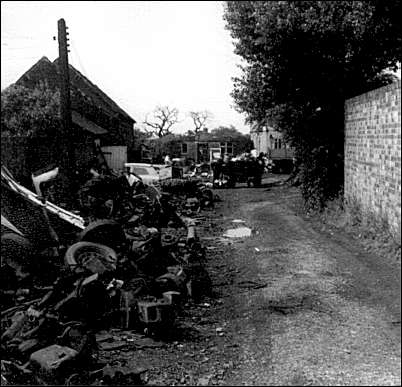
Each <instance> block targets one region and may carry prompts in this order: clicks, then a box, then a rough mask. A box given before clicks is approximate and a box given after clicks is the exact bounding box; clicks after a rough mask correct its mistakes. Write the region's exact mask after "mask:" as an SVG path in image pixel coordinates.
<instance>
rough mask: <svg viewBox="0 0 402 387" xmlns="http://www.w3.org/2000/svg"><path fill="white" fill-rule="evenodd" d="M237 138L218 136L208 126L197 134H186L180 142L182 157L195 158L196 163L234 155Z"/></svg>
mask: <svg viewBox="0 0 402 387" xmlns="http://www.w3.org/2000/svg"><path fill="white" fill-rule="evenodd" d="M235 143H236V141H235V139H232V138H226V137H220V136H216V135H214V134H213V133H209V132H208V129H207V128H204V129H203V130H202V131H200V132H199V133H197V134H195V135H186V136H184V138H183V140H182V141H181V144H180V147H181V148H180V157H185V158H186V159H191V160H194V161H195V162H196V163H204V162H206V163H209V162H211V161H213V160H215V159H217V158H218V157H222V158H223V156H224V155H225V154H227V155H229V156H234V155H235V151H236V149H235V148H236V146H235Z"/></svg>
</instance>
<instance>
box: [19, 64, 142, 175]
mask: <svg viewBox="0 0 402 387" xmlns="http://www.w3.org/2000/svg"><path fill="white" fill-rule="evenodd" d="M69 70H70V95H71V109H72V124H73V128H72V131H73V133H74V138H75V144H74V145H75V149H76V160H77V167H78V168H80V167H85V166H86V165H87V164H88V163H89V162H90V161H91V159H93V158H94V157H96V156H97V146H100V147H101V149H102V151H103V152H104V156H105V158H106V160H107V162H108V164H109V166H110V167H112V168H116V169H119V168H122V167H123V166H124V163H125V162H127V161H130V158H131V153H132V150H133V148H134V124H135V122H136V121H135V120H134V119H133V118H132V117H130V116H129V115H128V114H127V113H126V112H125V111H124V110H123V109H121V108H120V107H119V106H118V105H117V104H116V103H115V102H114V101H113V100H112V99H111V98H109V97H108V96H107V95H106V94H105V93H104V92H103V91H102V90H100V89H99V88H98V87H97V86H96V85H94V84H93V83H92V82H91V81H90V80H89V79H88V78H86V77H85V76H84V75H82V74H81V73H80V72H79V71H78V70H76V69H75V68H74V67H73V66H71V65H70V66H69ZM16 84H17V85H22V86H24V87H27V88H31V89H32V88H35V87H36V86H38V85H39V84H45V85H46V86H47V87H48V88H49V89H51V90H57V89H59V85H60V72H59V60H58V59H56V60H55V61H54V62H51V61H50V60H49V59H48V58H46V57H43V58H41V59H40V60H39V61H38V62H37V63H36V64H35V65H33V66H32V67H31V68H30V69H29V70H28V71H27V72H26V73H25V74H23V75H22V76H21V77H20V78H19V79H18V80H17V82H16ZM38 148H40V149H38V152H39V154H41V153H43V154H42V157H40V155H39V158H40V159H43V160H39V161H38V164H41V163H43V162H44V161H45V159H46V158H48V159H49V156H50V155H49V153H50V152H52V149H43V148H44V147H40V144H38ZM37 167H38V168H40V167H41V166H39V165H38V166H37Z"/></svg>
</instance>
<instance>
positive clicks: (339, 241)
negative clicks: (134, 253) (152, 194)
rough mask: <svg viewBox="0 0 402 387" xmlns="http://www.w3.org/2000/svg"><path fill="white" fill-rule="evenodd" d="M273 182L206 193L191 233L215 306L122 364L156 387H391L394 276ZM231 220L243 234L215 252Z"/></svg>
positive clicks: (395, 367)
mask: <svg viewBox="0 0 402 387" xmlns="http://www.w3.org/2000/svg"><path fill="white" fill-rule="evenodd" d="M272 181H273V180H266V181H265V183H266V184H265V187H263V188H259V189H254V188H243V187H242V186H240V187H239V188H235V189H231V190H219V191H216V192H217V193H218V194H219V195H220V196H221V197H222V202H221V203H218V204H217V206H216V209H215V211H214V212H211V213H210V216H211V217H210V220H209V221H206V222H205V223H204V224H203V227H202V228H201V230H200V232H201V235H202V237H203V243H204V245H205V246H207V248H208V250H207V255H208V262H207V265H208V267H207V269H208V271H209V272H210V276H211V279H212V282H213V291H214V297H212V298H211V299H209V300H206V302H207V304H205V305H202V304H201V305H193V306H191V307H189V308H187V309H186V312H185V313H186V314H185V315H184V317H183V318H182V319H181V320H180V321H179V323H180V325H179V328H178V335H177V339H175V340H173V341H172V342H171V343H169V344H167V345H165V346H163V347H161V348H158V349H144V350H139V351H137V352H136V353H135V354H132V353H131V354H129V353H127V354H126V356H127V357H128V358H130V361H133V363H135V365H136V366H144V367H146V368H148V369H149V372H148V382H149V383H151V384H157V385H173V384H175V385H185V384H191V385H197V384H198V385H207V384H209V385H400V384H401V364H400V361H401V359H400V349H401V347H400V320H401V316H400V300H401V295H400V266H398V265H397V264H396V265H395V264H392V265H391V264H389V263H388V261H387V259H386V257H376V256H373V255H370V254H367V253H362V248H361V246H360V245H359V242H358V241H356V240H354V239H352V238H350V237H348V236H347V235H342V234H340V233H336V234H332V235H331V234H330V233H323V232H321V231H318V230H319V229H317V227H315V226H314V224H313V223H312V222H310V221H306V220H304V219H303V218H302V217H300V216H299V215H297V214H296V213H295V212H294V211H293V210H292V208H294V207H293V204H294V203H295V199H296V198H297V196H298V194H297V191H296V189H294V188H292V189H289V188H288V187H285V186H272V184H270V183H272ZM234 219H241V220H244V221H245V225H246V226H248V227H251V228H252V229H253V234H252V236H251V237H249V238H243V239H237V240H233V241H232V242H228V243H231V244H227V243H224V242H223V241H222V240H220V239H219V237H220V236H222V234H223V233H224V232H225V230H227V229H228V228H233V227H235V224H234V223H232V221H233V220H234ZM121 355H123V354H121Z"/></svg>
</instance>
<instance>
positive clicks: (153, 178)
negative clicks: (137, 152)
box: [124, 163, 172, 184]
mask: <svg viewBox="0 0 402 387" xmlns="http://www.w3.org/2000/svg"><path fill="white" fill-rule="evenodd" d="M124 166H125V167H126V168H129V170H130V172H131V173H134V174H135V175H137V176H139V177H140V178H141V180H142V182H143V183H144V184H157V183H158V182H159V181H161V180H166V179H171V178H172V167H171V166H169V165H164V164H146V163H125V164H124Z"/></svg>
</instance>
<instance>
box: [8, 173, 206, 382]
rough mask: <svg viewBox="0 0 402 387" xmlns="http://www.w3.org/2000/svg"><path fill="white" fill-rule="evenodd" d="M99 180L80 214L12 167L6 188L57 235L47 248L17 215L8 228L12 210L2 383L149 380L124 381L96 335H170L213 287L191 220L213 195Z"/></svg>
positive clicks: (192, 186) (89, 188) (131, 376)
mask: <svg viewBox="0 0 402 387" xmlns="http://www.w3.org/2000/svg"><path fill="white" fill-rule="evenodd" d="M95 180H96V179H95ZM97 180H98V181H95V182H94V181H90V182H89V183H87V184H85V185H84V186H82V188H81V190H80V192H79V200H80V213H79V214H77V213H76V212H69V211H66V210H64V209H62V208H60V207H58V206H56V205H54V204H52V203H49V202H48V201H45V200H42V199H41V198H40V197H39V196H38V195H36V194H34V193H33V192H31V191H29V190H28V189H26V188H25V187H22V186H21V185H19V184H18V183H17V182H15V180H14V179H13V178H12V176H11V175H10V174H9V173H8V172H7V170H6V169H4V171H3V168H2V188H3V189H2V191H3V190H4V189H5V190H6V192H8V193H9V194H11V193H12V194H14V195H17V196H18V197H19V198H20V199H21V198H23V200H24V201H25V202H26V203H28V204H29V205H31V206H34V207H35V208H36V210H37V209H38V208H39V210H43V215H44V218H43V219H41V220H39V219H38V226H39V223H40V222H48V226H49V230H50V231H52V232H53V236H55V238H53V239H52V238H51V237H50V238H49V239H50V240H51V241H53V242H55V243H53V245H52V244H49V245H48V246H47V247H46V248H43V246H41V247H40V248H39V247H38V246H36V245H35V244H34V243H33V242H32V241H30V240H28V238H26V235H25V234H24V233H23V232H20V230H18V227H14V225H15V224H13V221H14V222H15V220H14V219H13V220H12V221H9V218H10V216H9V214H10V212H9V213H8V214H7V217H6V216H5V217H4V222H3V205H2V247H1V250H2V251H1V252H2V261H1V265H2V268H1V272H2V277H3V278H2V280H3V281H2V289H1V291H2V296H3V297H4V296H5V297H6V301H7V302H6V304H4V303H3V307H4V305H6V307H7V309H6V310H2V312H1V323H2V336H1V349H2V354H3V356H2V360H1V368H2V375H1V378H2V385H3V384H4V385H6V384H9V385H12V384H48V383H55V384H69V383H70V382H71V378H72V377H77V372H78V374H80V375H83V374H85V375H86V377H87V380H90V381H91V382H92V383H98V384H113V383H115V384H140V383H141V379H140V376H139V374H138V373H135V372H127V373H125V374H124V375H123V376H122V374H121V372H120V373H118V377H119V378H123V379H124V383H123V382H122V380H120V379H119V383H117V379H116V377H117V376H116V375H115V372H111V369H110V366H107V365H103V367H101V368H99V364H98V363H97V353H98V349H99V346H98V345H99V344H98V343H97V341H96V338H95V334H96V333H97V332H100V331H104V330H110V329H111V328H120V329H123V330H126V331H127V330H133V331H136V332H138V333H141V334H145V335H148V336H151V337H163V336H166V335H168V334H169V331H172V330H174V327H175V316H176V315H177V314H178V313H180V310H181V309H182V308H183V306H184V305H185V303H186V302H188V301H189V300H193V301H198V300H200V298H201V297H202V296H203V295H206V294H208V292H209V290H210V281H209V277H208V274H207V273H206V272H205V269H204V258H205V251H204V248H203V247H202V246H201V244H200V241H199V239H198V238H197V233H196V227H195V221H194V220H193V219H191V218H189V216H191V215H195V214H198V213H199V211H200V209H202V208H205V207H208V206H212V205H213V201H214V197H213V195H212V192H211V191H210V190H208V189H207V188H206V187H205V186H202V185H199V184H197V183H194V182H191V183H190V182H185V181H180V180H171V181H170V182H169V183H165V185H166V186H165V187H161V188H162V190H161V191H159V190H158V189H156V188H155V187H151V186H145V185H144V184H137V185H135V186H134V187H129V186H127V185H125V184H124V180H119V179H118V178H107V179H103V180H102V179H97ZM184 186H185V187H186V189H185V190H184V189H183V187H184ZM164 191H166V192H164ZM178 192H179V193H180V196H179V195H178V194H177V193H178ZM2 199H3V198H2ZM2 202H3V200H2ZM39 213H41V211H39ZM51 214H52V215H51ZM49 215H51V216H49ZM184 215H185V216H184ZM57 221H58V222H59V223H61V226H60V224H58V225H57V227H56V223H57ZM63 226H65V227H64V228H63ZM13 227H14V229H13ZM34 227H35V226H34ZM66 229H68V232H67V231H66V232H64V233H63V231H62V230H64V231H65V230H66ZM14 230H15V231H14ZM55 230H58V232H55ZM71 230H73V232H72V231H71ZM54 234H56V235H54ZM56 242H57V243H56ZM49 246H50V247H49ZM3 297H2V298H3ZM91 378H92V379H91ZM70 384H71V383H70Z"/></svg>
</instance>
